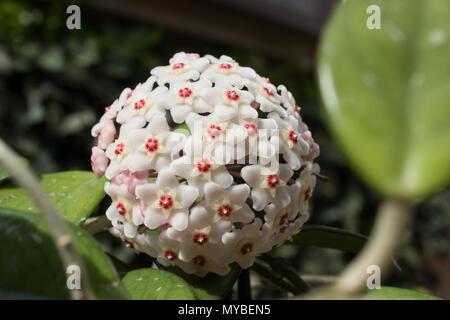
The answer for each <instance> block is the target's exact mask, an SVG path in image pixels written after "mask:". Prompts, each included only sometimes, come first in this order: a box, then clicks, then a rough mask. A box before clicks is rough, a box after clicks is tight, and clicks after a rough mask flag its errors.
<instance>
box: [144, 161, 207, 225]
mask: <svg viewBox="0 0 450 320" xmlns="http://www.w3.org/2000/svg"><path fill="white" fill-rule="evenodd" d="M136 195H137V197H138V198H139V199H141V200H142V201H143V202H144V204H145V205H146V209H145V211H144V216H145V219H144V223H145V225H146V226H147V227H148V228H150V229H156V228H158V227H160V226H162V225H164V224H166V223H169V224H170V225H171V226H173V227H174V228H175V229H176V230H179V231H182V230H184V229H186V228H187V226H188V212H189V207H190V206H191V205H192V204H193V203H194V201H195V200H196V199H197V197H198V195H199V192H198V190H197V189H196V188H194V187H192V186H189V185H186V184H180V183H179V182H178V180H177V179H176V177H175V175H174V173H173V171H172V170H170V169H169V168H164V169H162V170H161V171H160V172H159V174H158V177H157V178H156V183H148V184H144V185H139V186H137V187H136Z"/></svg>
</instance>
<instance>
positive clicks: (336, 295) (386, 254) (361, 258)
mask: <svg viewBox="0 0 450 320" xmlns="http://www.w3.org/2000/svg"><path fill="white" fill-rule="evenodd" d="M411 220H412V217H411V209H410V206H409V203H408V202H406V201H402V200H385V201H384V202H382V203H381V205H380V207H379V208H378V214H377V218H376V221H375V226H374V229H373V232H372V235H371V237H370V238H369V240H368V242H367V244H366V246H365V247H364V248H363V250H362V251H361V252H360V254H359V255H358V256H357V257H356V258H355V259H354V260H353V261H352V262H351V263H350V265H349V266H348V267H347V268H346V269H345V270H344V271H343V272H342V273H341V275H340V276H339V277H338V279H337V280H336V282H334V283H333V284H332V285H330V286H327V287H325V288H323V289H319V290H317V292H316V293H313V294H311V295H306V296H304V297H297V298H306V299H346V298H355V297H357V296H358V295H359V294H361V293H362V292H363V291H364V289H365V288H366V281H367V278H368V276H369V274H368V273H367V267H368V266H371V265H376V266H378V267H379V268H380V270H381V273H382V274H383V276H385V275H386V274H387V273H388V272H389V269H390V268H391V267H392V263H391V259H392V256H393V255H394V254H395V252H396V251H397V249H398V247H399V246H400V244H401V241H402V239H403V236H404V234H405V230H406V228H407V226H408V225H409V224H410V222H411Z"/></svg>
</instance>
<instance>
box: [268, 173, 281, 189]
mask: <svg viewBox="0 0 450 320" xmlns="http://www.w3.org/2000/svg"><path fill="white" fill-rule="evenodd" d="M279 183H280V180H279V179H278V175H277V174H269V175H268V176H267V184H268V185H269V187H271V188H275V187H276V186H277V185H278V184H279Z"/></svg>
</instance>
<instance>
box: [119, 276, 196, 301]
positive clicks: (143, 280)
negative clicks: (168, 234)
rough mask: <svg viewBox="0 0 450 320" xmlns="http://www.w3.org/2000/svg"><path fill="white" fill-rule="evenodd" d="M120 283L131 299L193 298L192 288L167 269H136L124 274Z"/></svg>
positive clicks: (194, 297)
mask: <svg viewBox="0 0 450 320" xmlns="http://www.w3.org/2000/svg"><path fill="white" fill-rule="evenodd" d="M122 283H123V284H124V285H125V287H126V288H127V290H128V291H129V292H130V294H131V297H132V299H133V300H194V299H196V296H195V294H194V290H193V288H192V287H191V286H190V285H189V284H188V283H187V282H186V281H184V280H183V279H182V278H181V277H179V276H177V275H176V274H173V273H171V272H168V271H164V270H157V269H150V268H147V269H138V270H133V271H131V272H129V273H127V274H126V275H125V277H124V278H123V279H122Z"/></svg>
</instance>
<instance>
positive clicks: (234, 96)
mask: <svg viewBox="0 0 450 320" xmlns="http://www.w3.org/2000/svg"><path fill="white" fill-rule="evenodd" d="M225 95H226V96H227V98H228V99H229V100H231V101H236V100H239V98H240V96H239V94H238V93H237V92H236V90H227V91H225Z"/></svg>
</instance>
